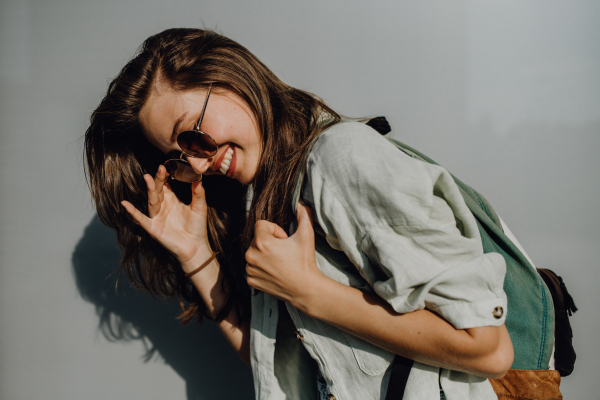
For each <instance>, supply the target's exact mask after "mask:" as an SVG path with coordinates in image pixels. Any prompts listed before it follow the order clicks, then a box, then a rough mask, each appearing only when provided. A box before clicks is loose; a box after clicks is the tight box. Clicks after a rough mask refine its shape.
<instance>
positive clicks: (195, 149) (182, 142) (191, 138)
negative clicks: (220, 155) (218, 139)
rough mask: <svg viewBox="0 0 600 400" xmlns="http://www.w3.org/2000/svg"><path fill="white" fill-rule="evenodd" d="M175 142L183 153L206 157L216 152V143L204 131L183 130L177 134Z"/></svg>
mask: <svg viewBox="0 0 600 400" xmlns="http://www.w3.org/2000/svg"><path fill="white" fill-rule="evenodd" d="M177 144H178V145H179V147H181V150H183V152H184V153H186V154H189V155H191V156H194V157H199V158H208V157H212V156H214V155H215V154H216V153H217V148H218V147H217V144H216V143H215V141H214V140H213V139H212V138H211V137H210V136H208V135H207V134H205V133H202V132H196V131H184V132H181V133H180V134H179V136H177Z"/></svg>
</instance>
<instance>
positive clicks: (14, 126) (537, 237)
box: [0, 0, 600, 400]
mask: <svg viewBox="0 0 600 400" xmlns="http://www.w3.org/2000/svg"><path fill="white" fill-rule="evenodd" d="M599 18H600V3H598V2H597V1H594V0H590V1H579V0H570V1H568V2H567V1H548V0H531V1H513V0H511V1H506V0H503V1H501V2H500V1H496V2H483V1H482V2H472V1H464V0H463V1H454V2H448V1H436V2H434V1H391V0H390V1H385V0H376V1H370V2H366V1H356V0H353V1H345V2H344V1H314V0H304V1H301V2H300V1H294V2H292V1H275V0H255V1H252V2H245V1H239V0H238V1H229V0H220V1H216V0H206V1H191V0H181V1H180V0H174V1H157V0H153V1H141V0H119V1H116V0H105V1H102V2H100V1H88V0H86V1H82V0H78V1H75V0H51V1H41V0H1V1H0V138H1V142H0V143H1V147H0V182H1V189H0V205H1V207H0V221H1V224H0V398H1V399H2V400H14V399H27V400H30V399H61V400H67V399H106V398H116V399H162V398H169V399H181V400H184V399H240V398H241V399H250V398H252V382H251V378H250V372H249V371H248V370H247V369H246V368H245V366H244V365H243V364H242V363H241V361H239V360H238V359H237V358H236V355H235V354H234V353H233V351H232V350H231V349H230V348H229V347H228V345H227V343H226V342H224V340H223V339H222V338H221V337H220V336H219V333H218V331H217V330H216V328H215V327H214V325H212V324H210V323H207V324H206V325H205V326H204V328H202V329H200V327H199V326H193V327H186V328H179V327H178V325H177V322H176V321H174V316H175V315H176V311H177V310H176V307H175V306H174V305H173V303H166V302H162V303H161V302H158V301H155V300H154V299H152V298H151V297H150V296H147V295H144V294H140V293H135V292H133V291H132V290H130V289H128V286H127V285H124V289H123V291H122V292H121V293H119V294H118V295H117V294H116V293H115V292H114V290H112V286H113V283H114V278H115V275H114V274H111V273H112V272H113V271H114V270H115V268H116V266H117V262H118V259H119V253H118V251H117V249H116V244H115V240H114V238H113V236H112V234H111V232H110V231H109V230H108V229H106V228H104V227H103V226H102V224H101V223H99V221H98V220H97V219H96V218H95V217H94V211H93V208H92V206H91V204H90V198H89V194H88V191H87V187H86V184H85V180H84V176H83V168H82V141H81V137H82V135H83V133H84V131H85V129H86V127H87V121H88V118H89V115H90V113H91V111H92V110H93V109H94V107H95V106H96V105H97V104H98V102H99V101H100V99H101V98H102V96H103V93H104V91H105V90H106V88H107V82H108V79H109V78H111V77H114V76H115V75H116V74H117V73H118V71H119V70H120V68H121V67H122V66H123V65H124V64H125V62H126V61H127V60H128V59H129V58H130V57H131V56H132V55H133V54H134V52H135V50H136V48H137V47H138V46H139V45H140V44H141V43H142V41H143V40H144V39H145V38H146V37H148V36H149V35H151V34H154V33H157V32H159V31H161V30H163V29H166V28H170V27H181V26H185V27H202V26H206V27H209V28H216V29H217V30H219V31H220V32H221V33H223V34H225V35H227V36H229V37H231V38H232V39H234V40H237V41H239V42H240V43H242V44H243V45H245V46H246V47H248V48H249V49H250V50H251V51H252V52H254V53H255V54H256V55H257V56H258V57H259V58H260V59H261V60H263V61H264V62H265V63H266V64H267V65H268V66H269V67H270V68H272V70H273V71H274V72H275V73H276V74H278V75H279V76H280V77H281V78H282V79H284V80H285V81H286V82H288V83H289V84H291V85H293V86H296V87H299V88H301V89H305V90H308V91H311V92H314V93H316V94H318V95H320V96H321V97H322V98H324V99H325V101H327V102H328V103H329V104H330V105H331V106H332V107H333V108H334V109H336V110H337V111H339V112H341V113H343V114H345V115H349V116H365V115H386V116H387V117H388V119H389V121H390V122H391V124H392V127H393V128H394V132H393V136H394V137H395V138H398V139H400V140H402V141H404V142H406V143H408V144H410V145H412V146H414V147H416V148H417V149H420V150H421V151H423V152H424V153H426V154H428V155H429V156H431V157H432V158H434V159H436V160H437V161H438V162H439V163H441V164H442V165H444V166H446V168H448V169H449V170H450V171H451V172H453V173H455V174H456V175H458V176H459V177H460V178H462V180H464V181H465V182H467V183H469V184H471V185H472V186H474V187H475V188H477V189H479V190H480V191H481V192H482V193H483V194H484V195H486V197H487V198H488V199H489V200H490V201H491V202H492V204H494V205H495V207H496V209H497V211H498V213H499V214H500V215H501V216H502V217H503V219H504V220H505V221H506V222H507V224H508V225H509V226H510V227H511V229H512V231H513V232H514V233H515V235H516V236H517V237H518V238H519V240H520V241H521V243H522V244H523V245H524V246H525V248H526V250H527V251H528V253H529V254H530V256H531V257H532V258H533V260H534V262H535V263H536V265H537V266H538V267H546V268H551V269H554V270H555V271H557V272H558V273H559V274H560V275H562V276H563V278H564V279H565V281H566V283H567V286H568V287H569V289H570V291H571V293H572V294H573V296H574V297H575V300H576V303H577V305H578V306H579V307H580V311H579V312H578V313H577V314H576V315H575V316H574V317H573V318H572V319H571V320H572V324H573V328H574V332H575V344H576V350H577V353H578V360H577V364H576V369H575V373H574V374H573V375H572V376H571V377H567V378H565V379H564V380H563V385H562V390H563V393H564V395H565V398H567V399H598V398H599V397H598V390H597V383H596V380H597V372H596V371H597V365H598V360H599V359H600V346H598V344H597V338H598V331H599V324H600V322H599V321H600V296H599V294H598V293H599V291H598V289H597V288H598V282H599V281H600V272H599V269H598V259H599V258H600V249H599V247H600V246H599V239H600V229H599V228H598V226H599V223H600V213H598V211H597V209H596V206H597V205H598V203H599V200H600V191H599V189H598V183H599V179H598V172H599V171H600V168H599V167H600V161H599V160H598V157H597V155H596V152H597V151H598V150H599V149H600V148H599V147H598V145H599V144H600V137H599V135H600V46H598V43H600V24H598V20H599Z"/></svg>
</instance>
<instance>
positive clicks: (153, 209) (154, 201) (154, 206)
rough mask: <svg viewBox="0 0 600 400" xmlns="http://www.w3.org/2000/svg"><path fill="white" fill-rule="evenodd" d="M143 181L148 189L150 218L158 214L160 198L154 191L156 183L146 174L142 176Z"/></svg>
mask: <svg viewBox="0 0 600 400" xmlns="http://www.w3.org/2000/svg"><path fill="white" fill-rule="evenodd" d="M144 181H146V186H147V187H148V215H149V216H150V218H154V216H156V215H158V213H159V212H160V204H161V201H160V198H159V196H158V192H157V191H156V181H155V180H154V179H153V178H152V177H151V176H150V175H148V174H144Z"/></svg>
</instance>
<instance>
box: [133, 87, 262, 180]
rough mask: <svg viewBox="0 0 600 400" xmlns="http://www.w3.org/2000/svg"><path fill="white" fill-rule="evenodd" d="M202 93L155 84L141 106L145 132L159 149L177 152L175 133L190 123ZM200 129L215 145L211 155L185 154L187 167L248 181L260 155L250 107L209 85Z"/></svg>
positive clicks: (198, 110)
mask: <svg viewBox="0 0 600 400" xmlns="http://www.w3.org/2000/svg"><path fill="white" fill-rule="evenodd" d="M206 93H207V92H206V91H205V90H190V91H183V92H182V91H175V90H173V89H172V88H171V87H169V86H168V85H166V84H160V83H157V84H155V85H154V89H153V90H152V93H151V94H150V98H149V99H148V101H147V102H146V104H144V106H143V107H142V110H141V111H140V122H141V124H142V128H143V131H144V136H146V138H147V139H148V141H149V142H150V143H152V144H153V145H154V146H156V147H157V148H158V149H159V150H161V151H162V152H163V153H165V154H168V155H172V156H173V157H174V158H179V156H180V154H181V149H180V148H179V145H178V144H177V141H176V139H177V135H178V134H179V133H180V132H183V131H185V130H190V129H193V127H194V125H195V124H196V122H197V121H198V119H199V118H200V114H201V112H202V107H203V106H204V100H205V99H206ZM200 130H201V131H202V132H205V133H207V134H208V135H210V136H211V137H212V138H213V139H214V140H215V141H216V142H217V145H218V146H219V148H218V150H217V154H215V155H214V156H213V157H210V158H194V157H187V158H186V159H187V161H188V162H189V163H190V164H191V166H192V168H194V170H195V171H196V172H197V173H202V174H206V175H212V174H220V175H226V176H228V177H229V178H233V179H236V180H238V181H239V182H240V183H242V184H248V183H250V182H251V181H252V179H253V178H254V174H255V173H256V169H257V168H258V161H259V158H260V134H259V130H258V125H257V123H256V118H255V117H254V114H253V113H252V110H251V109H250V107H249V106H248V105H247V104H246V103H245V102H244V101H243V100H242V99H240V98H239V97H238V96H236V95H234V94H233V93H231V92H226V91H215V90H213V91H212V92H211V94H210V97H209V100H208V104H207V105H206V112H205V114H204V119H203V120H202V126H201V127H200ZM228 161H229V162H228ZM227 164H229V165H227Z"/></svg>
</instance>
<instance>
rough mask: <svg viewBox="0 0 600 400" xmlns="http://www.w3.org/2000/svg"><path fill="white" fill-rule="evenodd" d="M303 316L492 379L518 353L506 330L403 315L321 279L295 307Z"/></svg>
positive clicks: (417, 314)
mask: <svg viewBox="0 0 600 400" xmlns="http://www.w3.org/2000/svg"><path fill="white" fill-rule="evenodd" d="M292 304H293V305H294V306H295V307H297V308H298V309H299V310H300V311H302V312H303V313H305V314H307V315H309V316H311V317H314V318H318V319H320V320H322V321H325V322H327V323H329V324H331V325H334V326H336V327H338V328H340V329H342V330H344V331H346V332H348V333H350V334H352V335H354V336H358V337H359V338H361V339H363V340H366V341H368V342H370V343H373V344H374V345H376V346H379V347H382V348H384V349H386V350H388V351H390V352H392V353H395V354H399V355H401V356H404V357H407V358H410V359H412V360H415V361H419V362H422V363H424V364H429V365H434V366H436V367H442V368H447V369H453V370H457V371H463V372H468V373H471V374H474V375H478V376H483V377H486V378H492V379H498V378H501V377H502V376H504V374H506V372H507V371H508V369H509V368H510V366H511V365H512V362H513V348H512V343H511V340H510V337H509V335H508V331H507V330H506V327H505V326H504V325H502V326H498V327H493V326H486V327H480V328H470V329H455V328H454V327H453V326H452V325H451V324H450V323H448V322H447V321H446V320H444V319H442V318H441V317H440V316H439V315H437V314H434V313H433V312H431V311H428V310H419V311H414V312H411V313H407V314H398V313H397V312H395V311H394V309H393V308H392V307H391V306H390V305H389V304H388V303H387V302H386V301H385V300H383V299H382V298H380V297H379V296H377V295H373V294H369V293H364V292H361V291H360V290H358V289H355V288H352V287H348V286H345V285H343V284H341V283H338V282H336V281H334V280H333V279H330V278H328V277H326V276H325V275H322V274H321V275H315V276H313V279H312V280H311V283H310V285H307V286H306V290H305V293H304V295H303V296H301V297H299V298H298V299H295V300H294V301H293V303H292Z"/></svg>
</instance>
